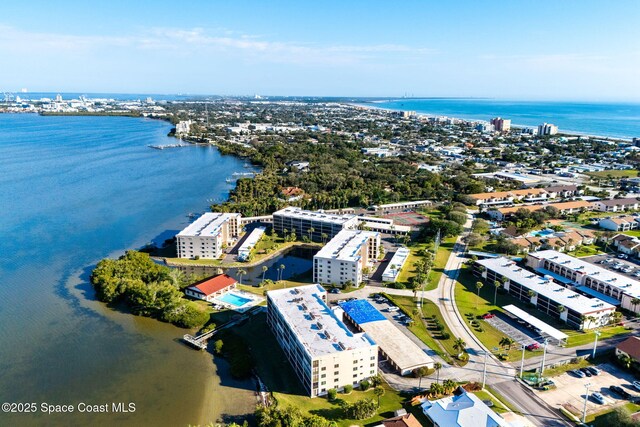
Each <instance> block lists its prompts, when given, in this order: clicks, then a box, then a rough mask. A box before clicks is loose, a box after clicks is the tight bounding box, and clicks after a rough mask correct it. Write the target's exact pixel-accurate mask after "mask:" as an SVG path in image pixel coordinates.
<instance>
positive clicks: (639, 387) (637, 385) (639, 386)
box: [631, 381, 640, 391]
mask: <svg viewBox="0 0 640 427" xmlns="http://www.w3.org/2000/svg"><path fill="white" fill-rule="evenodd" d="M631 384H632V385H633V387H635V389H636V390H638V391H640V381H634V382H632V383H631Z"/></svg>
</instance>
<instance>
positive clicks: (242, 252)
mask: <svg viewBox="0 0 640 427" xmlns="http://www.w3.org/2000/svg"><path fill="white" fill-rule="evenodd" d="M265 230H266V228H264V227H256V228H254V229H253V230H251V233H249V235H248V236H247V238H246V239H244V242H242V245H240V248H238V260H239V261H247V260H248V259H249V256H250V255H251V250H252V249H253V248H254V246H255V245H256V243H258V242H259V241H260V239H261V238H262V235H263V234H264V231H265Z"/></svg>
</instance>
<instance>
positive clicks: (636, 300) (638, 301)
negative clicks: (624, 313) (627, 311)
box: [630, 297, 640, 311]
mask: <svg viewBox="0 0 640 427" xmlns="http://www.w3.org/2000/svg"><path fill="white" fill-rule="evenodd" d="M630 302H631V305H632V306H633V311H636V306H637V305H638V304H640V298H638V297H635V298H631V301H630Z"/></svg>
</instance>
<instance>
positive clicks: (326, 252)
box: [314, 230, 378, 262]
mask: <svg viewBox="0 0 640 427" xmlns="http://www.w3.org/2000/svg"><path fill="white" fill-rule="evenodd" d="M377 235H378V233H376V232H374V231H362V230H342V231H340V232H339V233H338V234H336V236H335V237H334V238H333V239H331V240H329V243H327V244H326V245H324V246H323V248H322V249H320V250H319V251H318V253H317V254H315V256H314V258H325V259H335V260H339V261H349V262H355V261H358V260H359V259H360V249H362V245H364V244H365V243H366V242H367V240H368V239H370V238H375V237H376V236H377Z"/></svg>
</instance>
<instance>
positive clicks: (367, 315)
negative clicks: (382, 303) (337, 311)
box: [340, 299, 386, 325]
mask: <svg viewBox="0 0 640 427" xmlns="http://www.w3.org/2000/svg"><path fill="white" fill-rule="evenodd" d="M340 308H342V309H343V310H344V312H345V313H347V315H348V316H349V317H350V318H352V319H353V321H354V322H356V323H357V324H359V325H362V324H364V323H369V322H377V321H378V320H385V319H386V317H384V315H383V314H382V313H380V312H379V311H378V310H376V308H375V307H374V306H372V305H371V303H369V301H367V300H364V299H357V300H353V301H345V302H342V303H340Z"/></svg>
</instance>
